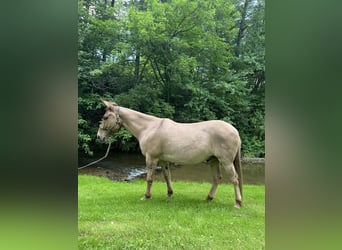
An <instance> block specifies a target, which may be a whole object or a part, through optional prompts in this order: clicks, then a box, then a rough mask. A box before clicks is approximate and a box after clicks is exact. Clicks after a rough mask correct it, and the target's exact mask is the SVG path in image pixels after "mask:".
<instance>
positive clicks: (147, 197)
mask: <svg viewBox="0 0 342 250" xmlns="http://www.w3.org/2000/svg"><path fill="white" fill-rule="evenodd" d="M147 199H151V195H146V194H145V195H144V196H143V197H142V198H141V199H140V200H142V201H144V200H147Z"/></svg>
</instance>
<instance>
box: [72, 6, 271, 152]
mask: <svg viewBox="0 0 342 250" xmlns="http://www.w3.org/2000/svg"><path fill="white" fill-rule="evenodd" d="M78 4H79V6H78V11H79V37H78V81H79V84H78V86H79V87H78V92H79V98H78V105H79V107H78V108H79V117H78V127H79V130H78V146H79V150H80V151H83V152H85V153H86V154H92V151H93V150H94V148H95V147H98V145H96V143H95V137H96V131H97V128H98V122H99V120H100V119H101V116H102V114H103V112H104V108H103V106H102V104H101V103H100V102H99V100H100V98H106V99H109V100H115V101H116V102H117V103H118V104H119V105H122V106H125V107H129V108H133V109H136V110H138V111H141V112H144V113H148V114H152V115H155V116H159V117H169V118H171V119H174V120H175V121H178V122H196V121H200V120H210V119H221V120H225V121H228V122H230V123H232V124H233V125H234V126H235V127H236V128H237V129H238V130H239V131H240V135H241V138H242V141H243V144H242V153H243V155H244V156H259V157H263V156H264V154H265V149H264V137H265V130H264V115H265V107H264V96H265V49H264V47H265V27H264V0H212V1H206V0H193V1H188V0H130V1H129V0H126V1H123V0H121V1H120V0H117V1H114V0H112V1H106V0H101V1H96V0H95V1H94V0H79V3H78ZM114 140H115V141H116V142H115V145H114V146H115V147H116V148H117V149H120V150H126V151H136V150H139V147H138V143H137V141H136V140H135V138H133V137H132V135H130V134H129V133H128V132H127V131H125V130H121V131H120V132H119V133H118V134H116V135H115V137H114Z"/></svg>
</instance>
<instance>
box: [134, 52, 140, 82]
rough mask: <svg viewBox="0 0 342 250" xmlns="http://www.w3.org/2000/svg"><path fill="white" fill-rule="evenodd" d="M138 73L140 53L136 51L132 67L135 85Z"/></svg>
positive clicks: (137, 80)
mask: <svg viewBox="0 0 342 250" xmlns="http://www.w3.org/2000/svg"><path fill="white" fill-rule="evenodd" d="M139 72H140V52H139V51H137V52H136V56H135V66H134V78H135V83H136V84H138V83H139V80H140V79H139V78H140V77H139V76H140V75H139Z"/></svg>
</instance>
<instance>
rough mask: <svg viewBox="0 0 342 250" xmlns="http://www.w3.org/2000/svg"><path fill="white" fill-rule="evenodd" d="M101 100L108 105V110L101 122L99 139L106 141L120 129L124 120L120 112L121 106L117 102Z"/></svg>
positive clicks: (98, 133)
mask: <svg viewBox="0 0 342 250" xmlns="http://www.w3.org/2000/svg"><path fill="white" fill-rule="evenodd" d="M101 101H102V102H103V103H104V104H105V105H106V106H107V110H106V113H105V114H104V115H103V117H102V120H101V122H100V127H99V130H98V131H97V139H99V140H100V141H101V142H104V141H105V140H106V139H107V138H108V137H109V136H110V135H112V134H113V133H115V132H117V131H119V129H120V128H121V125H122V121H121V118H120V113H119V112H120V107H119V106H118V105H117V104H116V103H115V102H107V101H105V100H101Z"/></svg>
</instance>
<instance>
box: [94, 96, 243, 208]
mask: <svg viewBox="0 0 342 250" xmlns="http://www.w3.org/2000/svg"><path fill="white" fill-rule="evenodd" d="M101 101H102V102H103V103H104V104H105V105H106V107H107V110H106V112H105V114H104V115H103V118H102V121H101V122H100V127H99V129H98V132H97V138H98V139H99V140H100V141H105V140H106V139H107V138H108V137H109V136H110V135H111V134H113V133H115V132H117V131H118V130H119V129H120V128H121V127H124V128H125V129H127V130H128V131H129V132H131V133H132V134H133V135H134V136H135V137H136V138H137V139H138V141H139V146H140V149H141V152H142V154H143V155H144V156H145V159H146V166H147V177H146V181H147V188H146V193H145V195H144V197H143V198H142V199H148V198H151V188H152V183H153V177H154V172H155V171H154V170H155V168H156V166H157V165H158V164H159V165H161V166H162V170H163V174H164V177H165V181H166V184H167V195H168V197H172V194H173V189H172V184H171V174H170V168H169V164H168V163H175V164H189V165H193V164H198V163H201V162H203V161H209V162H210V167H211V169H212V174H213V181H212V186H211V189H210V191H209V194H208V195H207V197H206V199H207V200H212V199H213V198H214V196H215V193H216V189H217V186H218V184H219V183H220V180H221V178H222V175H221V168H223V169H225V170H226V171H227V173H228V174H230V175H231V182H232V184H233V185H234V191H235V207H237V208H240V207H241V205H242V171H241V157H240V154H241V139H240V136H239V133H238V131H237V129H236V128H234V127H233V126H232V125H231V124H229V123H226V122H224V121H220V120H211V121H203V122H197V123H177V122H174V121H172V120H170V119H168V118H158V117H155V116H152V115H147V114H144V113H141V112H138V111H135V110H132V109H129V108H124V107H121V106H119V105H117V104H116V103H115V102H108V101H105V100H101Z"/></svg>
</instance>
